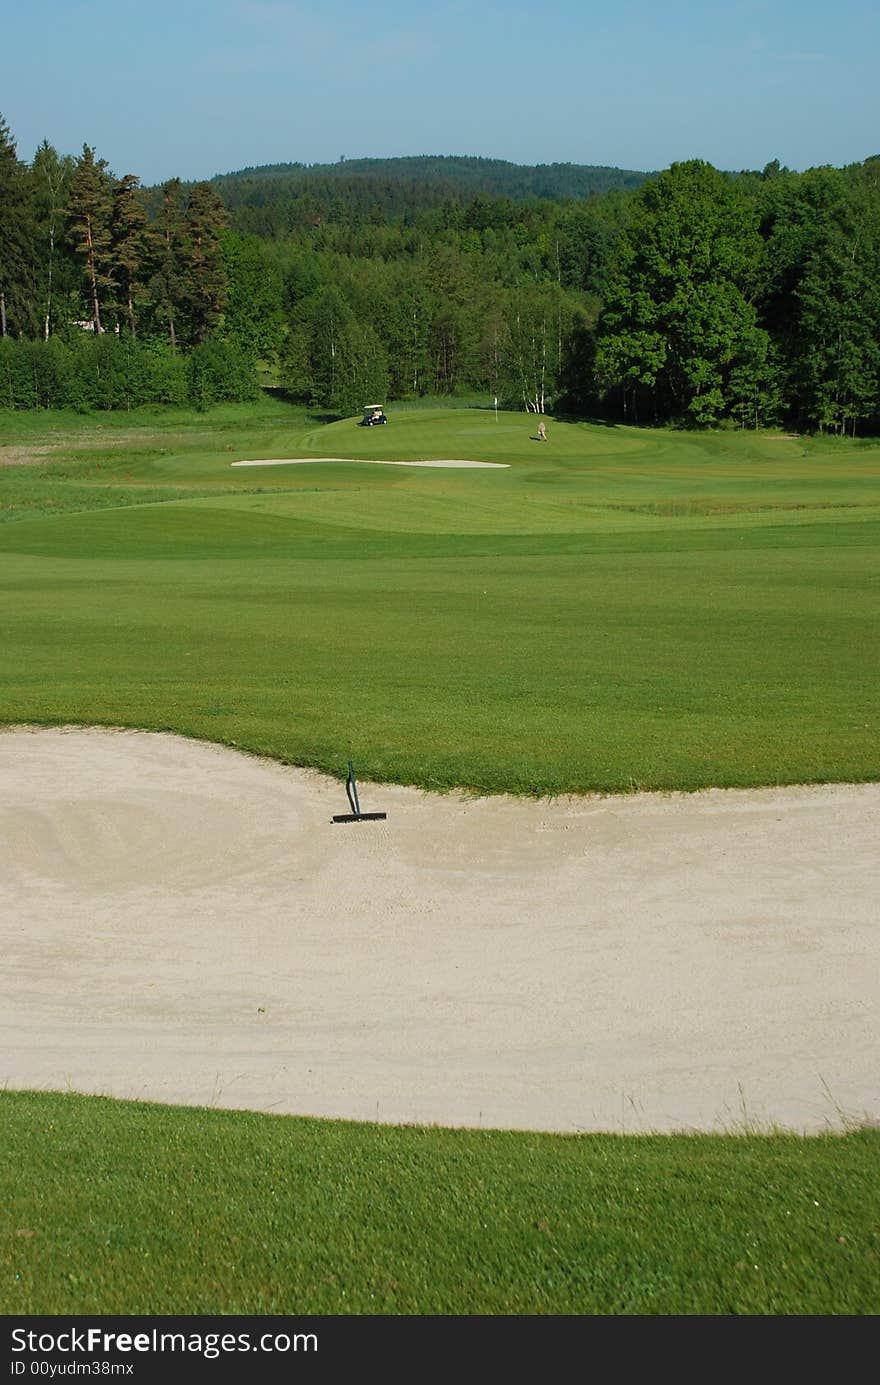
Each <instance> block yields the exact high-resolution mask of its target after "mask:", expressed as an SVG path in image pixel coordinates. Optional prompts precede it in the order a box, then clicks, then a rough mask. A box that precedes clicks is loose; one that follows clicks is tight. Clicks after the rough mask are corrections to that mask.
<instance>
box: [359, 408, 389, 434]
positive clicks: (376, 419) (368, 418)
mask: <svg viewBox="0 0 880 1385" xmlns="http://www.w3.org/2000/svg"><path fill="white" fill-rule="evenodd" d="M387 422H388V420H387V418H386V417H385V410H384V408H383V407H382V405H381V404H365V405H364V416H363V418H362V419H361V421H360V427H361V428H372V426H373V424H374V423H387Z"/></svg>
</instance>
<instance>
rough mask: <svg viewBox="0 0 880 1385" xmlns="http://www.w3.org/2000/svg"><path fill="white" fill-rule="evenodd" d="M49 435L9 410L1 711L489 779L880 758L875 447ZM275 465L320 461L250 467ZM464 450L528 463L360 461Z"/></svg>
mask: <svg viewBox="0 0 880 1385" xmlns="http://www.w3.org/2000/svg"><path fill="white" fill-rule="evenodd" d="M42 425H43V430H42V432H40V431H38V430H37V428H36V423H35V421H34V420H33V419H32V418H27V419H22V418H18V417H14V418H10V416H8V415H7V416H6V420H5V421H4V422H3V424H2V428H0V441H2V442H3V443H4V444H5V446H3V447H0V456H2V454H4V453H5V454H6V458H7V460H11V461H13V462H17V463H19V465H10V466H7V467H5V468H4V469H3V472H2V482H0V485H2V491H3V504H4V509H3V515H4V518H7V519H8V520H9V521H10V522H8V523H6V524H4V525H2V526H0V574H2V577H0V580H2V585H3V597H4V611H5V615H4V628H3V638H4V650H5V655H6V657H5V658H4V661H3V667H2V671H0V692H2V708H3V712H2V715H3V718H4V720H5V721H7V722H31V723H44V724H45V723H71V722H79V723H87V724H103V725H108V724H109V725H121V726H132V727H142V728H146V729H155V730H173V731H177V732H180V733H183V734H185V735H189V736H196V737H202V738H206V739H210V740H215V741H220V742H223V743H226V744H233V745H236V746H237V747H239V748H243V749H248V750H251V751H255V752H257V753H260V754H265V755H271V756H273V757H275V758H277V759H280V760H283V761H285V762H288V763H292V764H299V765H306V766H313V767H317V768H320V769H323V770H325V771H326V772H328V773H330V774H334V775H338V774H339V773H341V771H342V769H343V767H344V764H345V762H346V760H347V759H349V758H352V759H354V761H355V763H356V764H357V767H358V770H359V773H361V774H362V775H364V776H365V777H368V778H370V779H372V780H374V781H377V782H397V783H404V784H413V785H419V786H422V787H425V788H443V789H448V788H452V787H456V786H463V787H467V788H472V789H476V790H479V791H481V792H489V793H495V792H512V793H526V794H532V795H547V794H557V793H564V792H574V793H582V792H590V791H596V790H599V791H611V792H631V791H633V790H639V789H641V790H656V789H699V788H705V787H711V786H754V785H772V784H786V783H819V782H841V781H864V780H872V779H876V778H877V776H878V754H877V745H878V741H877V702H876V687H877V672H878V662H880V661H878V657H877V654H878V649H877V644H878V640H877V631H878V622H877V616H878V604H880V603H878V584H877V571H878V539H880V504H878V491H877V479H878V471H880V447H878V446H876V445H873V444H871V445H868V444H859V443H856V444H852V443H840V442H835V441H827V440H826V441H823V440H820V439H817V440H802V439H793V438H786V437H783V436H779V435H752V434H747V433H735V432H728V433H720V434H719V433H716V434H685V433H674V432H669V431H662V432H650V431H638V430H635V429H625V428H610V427H604V426H594V425H589V424H575V423H571V424H566V423H561V422H554V423H552V424H551V427H550V438H549V442H548V443H546V444H545V443H538V442H537V441H536V440H535V436H534V423H533V421H530V419H529V418H528V417H527V416H524V415H509V414H507V415H505V414H501V415H499V418H498V421H496V420H495V418H494V416H493V414H492V412H491V411H489V410H482V411H481V410H475V409H458V410H448V409H447V410H433V411H432V410H412V411H411V412H409V413H407V412H406V411H404V410H400V411H399V412H396V413H395V412H393V413H392V421H391V423H390V424H389V425H388V426H387V427H383V428H380V429H360V428H358V427H356V425H355V423H354V421H353V420H344V421H342V422H338V423H332V424H329V425H327V424H319V423H315V422H314V421H313V420H310V419H309V418H308V416H307V415H306V414H305V413H304V412H303V411H302V410H297V409H295V408H291V407H290V406H287V405H284V404H283V403H280V402H278V401H274V400H267V401H265V402H264V403H263V404H262V405H260V406H255V407H254V408H253V409H249V408H247V407H245V406H241V407H231V406H230V407H229V408H227V409H225V410H222V409H220V410H217V411H215V412H214V413H212V414H210V415H208V416H207V417H200V416H198V415H192V414H190V415H180V416H178V417H175V416H171V417H170V418H168V419H167V420H164V421H162V422H161V423H157V421H156V418H155V416H152V417H150V416H145V417H143V418H141V419H140V421H139V420H138V417H137V416H128V417H126V418H125V419H124V420H116V419H114V420H113V421H112V422H108V423H106V424H104V425H102V426H101V427H99V428H96V427H95V424H94V422H93V421H88V422H87V421H85V420H83V421H80V422H79V423H78V424H76V423H73V424H72V423H71V420H70V419H56V420H51V421H49V422H48V423H47V422H46V421H45V420H43V421H42ZM340 456H353V457H356V458H357V457H359V458H360V459H361V460H360V461H353V462H351V463H349V462H340V461H334V460H331V459H332V458H338V457H340ZM261 457H262V458H263V459H264V460H269V461H271V460H279V459H282V458H286V457H293V458H304V457H313V458H314V460H315V463H316V464H315V465H310V466H295V467H286V466H278V467H265V468H263V469H256V468H236V467H235V466H234V465H231V463H235V462H236V461H242V460H248V461H259V460H260V458H261ZM452 457H458V458H470V459H471V460H475V461H481V462H493V463H496V464H497V463H503V464H504V466H503V467H501V466H496V467H493V468H491V469H465V470H458V469H444V468H436V469H431V468H427V467H415V466H409V465H404V466H385V465H382V466H378V465H377V466H365V465H363V464H362V463H363V461H369V460H371V459H372V460H374V461H377V462H378V461H404V462H425V461H432V460H433V461H437V460H443V459H448V458H452ZM322 458H323V460H322ZM28 463H29V464H28Z"/></svg>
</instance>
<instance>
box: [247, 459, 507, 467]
mask: <svg viewBox="0 0 880 1385" xmlns="http://www.w3.org/2000/svg"><path fill="white" fill-rule="evenodd" d="M306 462H363V463H365V465H367V466H445V467H471V468H474V467H481V468H485V467H490V468H492V469H497V468H499V467H500V468H505V467H507V466H508V465H509V463H508V462H462V461H455V460H453V459H452V458H448V457H447V458H446V459H445V460H444V461H439V462H437V461H434V462H387V461H384V460H383V461H380V460H379V458H378V457H275V458H272V459H270V460H268V461H261V462H230V463H229V465H230V466H304V465H305V464H306Z"/></svg>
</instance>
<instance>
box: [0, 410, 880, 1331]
mask: <svg viewBox="0 0 880 1385" xmlns="http://www.w3.org/2000/svg"><path fill="white" fill-rule="evenodd" d="M388 417H389V422H388V424H387V425H385V426H380V427H370V428H362V427H358V426H357V423H358V420H357V419H354V418H349V419H342V420H339V419H333V418H331V417H330V416H321V415H319V414H317V413H314V412H310V411H309V410H307V409H306V408H305V407H303V406H301V405H296V404H291V403H289V402H287V400H286V399H285V398H283V397H282V396H281V395H280V394H278V392H275V393H271V392H267V393H266V394H265V395H264V397H263V398H262V399H261V400H260V401H259V402H258V403H255V404H238V405H223V406H217V407H215V408H211V409H208V410H204V411H201V412H200V411H197V410H194V409H179V410H171V409H165V410H162V409H158V408H153V409H146V408H144V409H140V410H131V411H129V412H127V413H126V412H117V413H113V414H109V413H108V414H106V415H96V414H88V415H85V414H83V415H77V414H74V413H51V412H49V411H42V412H37V411H34V412H22V413H13V412H11V411H7V412H0V583H2V592H3V597H2V648H3V657H2V660H0V722H2V726H0V824H2V829H3V830H2V840H0V861H2V863H3V871H2V883H0V903H2V913H3V916H4V918H5V924H4V925H3V935H2V936H3V947H4V956H5V957H6V958H7V967H6V976H5V982H4V990H5V999H4V1006H3V1017H2V1029H3V1050H2V1051H3V1053H4V1061H3V1063H2V1064H0V1080H2V1082H3V1085H4V1092H3V1096H2V1100H0V1128H2V1140H3V1147H4V1149H6V1150H7V1153H8V1157H7V1159H6V1160H5V1161H4V1172H3V1173H2V1175H0V1193H2V1202H3V1206H4V1209H5V1214H4V1221H5V1223H6V1232H5V1246H4V1250H3V1265H4V1269H3V1273H2V1276H0V1312H4V1313H12V1312H15V1313H31V1314H33V1313H97V1312H100V1313H116V1314H124V1313H144V1314H154V1313H221V1312H222V1313H283V1312H287V1311H290V1305H291V1303H293V1302H295V1303H296V1307H297V1311H299V1312H314V1313H328V1314H336V1313H386V1314H395V1313H407V1314H424V1313H443V1314H455V1313H492V1314H497V1313H502V1314H503V1313H508V1314H513V1313H515V1314H534V1313H542V1314H543V1313H587V1314H597V1313H603V1314H604V1313H626V1314H633V1313H635V1314H679V1313H692V1314H827V1313H835V1314H853V1313H869V1314H870V1313H876V1312H877V1311H878V1308H880V1258H878V1257H880V1230H878V1226H880V1191H878V1188H880V1184H878V1180H877V1178H876V1168H877V1157H878V1154H880V1128H878V1123H880V1105H878V1099H877V1091H876V1082H875V1071H876V1061H875V1058H876V1045H877V1037H878V1035H877V1022H876V1014H877V999H878V995H877V980H876V978H877V976H878V974H880V954H878V942H877V937H876V898H877V891H878V885H880V878H878V870H877V864H876V860H877V857H876V840H877V838H876V829H877V824H878V821H880V753H878V746H880V742H878V705H877V684H878V671H880V657H878V656H880V639H878V630H880V623H878V616H880V609H878V608H880V585H878V580H877V574H878V570H880V569H878V548H880V489H878V480H880V442H876V441H863V440H853V439H841V438H838V437H834V438H832V437H823V436H796V435H792V434H787V433H784V432H781V431H760V432H753V431H746V430H742V429H734V428H732V427H731V428H728V429H722V430H717V431H703V432H696V431H694V432H686V431H680V430H675V429H672V428H662V429H661V428H657V429H647V428H641V429H639V428H630V427H624V426H612V425H608V424H604V423H593V422H587V421H577V420H574V419H571V420H566V419H563V418H557V419H553V418H551V419H549V420H548V421H547V437H546V439H541V438H539V436H538V433H537V428H536V419H535V418H534V416H533V415H527V414H521V413H510V412H505V411H503V410H501V411H496V410H493V409H491V408H486V407H449V405H448V404H446V405H443V406H441V405H440V404H439V403H435V402H433V401H428V402H425V401H420V403H419V406H418V407H416V406H415V405H413V406H407V405H405V404H396V405H390V406H389V407H388ZM349 762H351V763H352V764H353V765H354V767H355V770H356V773H357V779H358V783H359V785H360V795H361V802H362V806H363V807H364V808H365V809H367V810H369V809H372V808H375V809H379V810H382V811H384V812H386V813H387V820H383V821H381V822H380V821H377V822H369V821H368V822H362V823H347V824H343V823H333V816H334V815H335V814H340V813H343V812H344V811H345V810H346V808H347V801H346V792H345V777H346V772H347V767H348V765H349ZM22 1168H28V1169H29V1170H30V1174H29V1177H28V1178H27V1179H23V1178H22V1177H21V1169H22ZM695 1246H697V1247H699V1254H697V1255H695V1253H694V1247H695Z"/></svg>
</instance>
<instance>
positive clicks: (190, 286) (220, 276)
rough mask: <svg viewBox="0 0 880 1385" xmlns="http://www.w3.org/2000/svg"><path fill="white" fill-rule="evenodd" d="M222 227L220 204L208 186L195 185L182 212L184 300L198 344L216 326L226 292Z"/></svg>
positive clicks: (223, 306)
mask: <svg viewBox="0 0 880 1385" xmlns="http://www.w3.org/2000/svg"><path fill="white" fill-rule="evenodd" d="M225 228H226V212H225V210H224V207H223V203H222V202H221V201H220V198H219V197H218V196H217V194H216V192H215V191H214V189H213V188H212V187H211V185H210V183H196V185H195V187H194V188H192V190H191V191H190V194H189V200H188V203H187V209H186V231H187V265H186V279H187V298H188V308H189V328H190V337H191V340H192V343H193V345H198V344H199V342H202V341H204V340H205V338H206V337H207V336H208V335H209V334H210V333H211V331H212V330H213V329H214V327H216V325H217V323H218V322H219V320H220V316H221V314H222V312H223V309H224V308H225V306H226V302H227V298H228V290H227V283H226V268H225V264H224V260H223V243H222V240H221V236H222V233H223V231H224V230H225Z"/></svg>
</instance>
